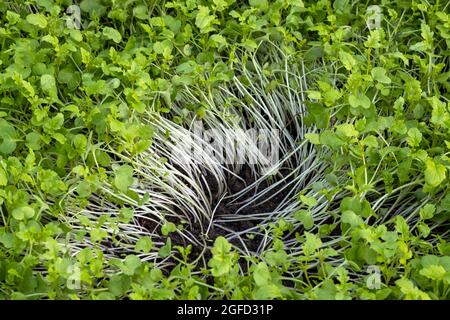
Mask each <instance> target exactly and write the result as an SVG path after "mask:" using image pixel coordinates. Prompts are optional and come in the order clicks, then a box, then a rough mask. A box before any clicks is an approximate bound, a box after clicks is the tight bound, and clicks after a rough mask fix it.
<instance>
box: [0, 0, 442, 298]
mask: <svg viewBox="0 0 450 320" xmlns="http://www.w3.org/2000/svg"><path fill="white" fill-rule="evenodd" d="M71 4H73V3H72V1H70V0H28V1H21V0H12V1H8V0H0V205H1V207H0V213H1V216H0V298H3V299H11V298H13V299H42V298H50V299H120V298H125V297H127V298H131V299H222V298H244V299H254V298H262V299H267V298H268V299H272V298H282V299H306V298H307V299H350V298H360V299H448V298H450V257H449V255H450V244H449V243H448V239H449V232H448V230H449V228H448V223H449V218H450V190H449V188H448V177H449V170H450V158H449V156H448V154H449V151H450V113H449V111H450V110H449V107H450V94H449V93H448V90H449V77H450V68H449V66H450V51H449V44H450V4H449V3H448V2H446V1H442V0H441V1H440V0H436V1H425V0H420V1H416V0H414V1H402V0H401V1H387V0H383V1H380V2H379V3H372V1H361V2H360V1H353V2H351V1H348V0H335V1H331V0H319V1H317V0H314V1H309V0H304V1H302V0H249V1H235V0H211V1H206V0H173V1H164V0H160V1H156V0H155V1H151V0H130V1H119V0H89V1H88V0H83V1H80V2H79V6H80V8H81V23H82V27H81V28H80V29H77V28H75V27H74V26H73V25H72V26H71V25H70V22H71V20H70V16H71V15H70V14H69V13H67V12H66V10H67V8H68V6H70V5H71ZM370 4H378V5H379V6H380V7H381V8H382V13H383V18H382V21H381V25H380V28H368V26H367V24H366V23H367V8H368V6H369V5H370ZM72 23H73V21H72ZM270 46H276V47H277V48H279V49H280V50H282V51H283V52H284V53H285V54H286V55H289V56H290V57H291V59H292V61H301V63H302V64H303V65H304V69H305V70H310V72H309V73H310V74H311V76H310V77H309V79H308V83H309V87H310V90H309V91H308V92H307V93H306V94H307V97H308V100H309V102H308V103H307V107H308V116H307V118H306V119H305V121H306V122H308V123H309V124H311V125H316V126H317V128H318V129H320V132H319V133H313V134H309V135H308V136H307V139H308V140H309V141H310V142H311V143H313V144H314V145H316V147H317V148H318V150H321V153H320V154H321V155H323V160H322V161H324V163H329V164H330V167H329V169H328V171H327V172H326V179H327V181H328V185H327V187H324V186H321V185H314V186H311V188H314V189H315V190H317V192H318V193H320V194H321V195H323V196H324V197H325V198H327V199H329V202H328V204H327V207H326V208H325V209H324V210H325V212H327V214H329V216H330V219H329V220H327V221H326V223H322V224H320V225H319V226H314V223H315V221H314V216H312V215H311V213H310V212H311V210H312V209H313V208H314V207H316V206H318V205H320V199H314V198H310V197H308V196H305V195H303V194H302V195H299V202H300V203H303V207H304V209H302V210H299V211H297V212H293V213H292V216H293V217H294V218H295V219H297V220H298V221H300V222H301V223H302V224H303V225H304V230H303V231H302V232H300V233H297V235H296V239H297V242H298V250H297V252H295V254H294V253H293V252H290V251H288V250H287V249H286V248H285V246H284V243H283V241H284V238H283V236H284V235H285V234H286V233H289V232H290V231H291V230H292V224H291V223H290V222H289V221H286V220H284V219H281V220H280V221H278V222H277V223H274V224H273V225H272V228H271V230H270V233H271V234H272V236H273V237H274V239H275V240H274V241H273V244H272V248H271V250H269V251H267V252H265V253H264V254H263V255H261V256H243V255H242V254H241V253H240V252H238V250H236V249H235V248H234V247H233V246H232V245H231V244H230V243H228V242H227V241H226V240H225V239H224V238H222V237H219V238H217V239H215V242H214V246H213V247H211V248H207V249H206V250H208V251H210V255H205V257H208V261H207V264H206V266H203V265H201V264H200V263H199V261H197V260H193V259H190V258H189V252H190V251H191V250H192V248H191V247H187V248H182V247H175V248H172V247H171V242H170V241H169V240H168V242H167V244H166V245H165V246H164V247H162V248H161V249H160V251H159V255H160V257H167V256H169V255H171V256H172V257H171V258H172V259H173V261H174V262H175V263H174V266H173V267H172V268H170V269H167V268H159V267H158V264H157V262H154V261H144V260H143V259H141V258H140V255H139V254H140V253H142V252H149V251H150V250H152V247H153V243H152V239H151V238H149V237H142V238H140V239H139V241H138V242H137V244H136V247H135V248H134V251H135V254H129V255H127V256H126V257H122V258H118V257H115V258H114V257H110V256H108V255H105V252H103V251H102V250H100V244H101V243H102V241H103V240H104V239H105V238H106V236H107V235H106V232H105V231H104V229H102V228H101V226H104V225H108V227H109V228H112V229H113V230H114V228H118V227H117V224H118V223H120V222H123V221H128V220H130V219H132V217H133V212H132V211H131V210H130V209H129V208H127V207H126V206H124V207H123V208H121V210H122V211H121V216H120V217H114V216H108V214H105V215H103V216H102V218H100V219H98V220H92V219H89V218H86V217H82V216H80V217H76V219H78V220H79V222H78V224H79V225H80V226H82V228H78V229H74V228H73V219H74V218H73V217H69V216H68V215H67V208H69V207H71V206H74V204H76V205H77V206H81V207H83V206H85V205H86V204H87V203H88V202H89V201H90V198H91V197H92V196H93V195H102V196H104V197H108V195H107V193H106V192H105V190H106V189H105V187H104V186H108V188H107V190H114V192H115V193H117V194H122V195H126V196H127V197H130V198H132V199H135V200H136V201H142V203H144V202H146V201H151V199H143V198H142V197H141V195H138V194H137V193H136V192H134V191H132V190H130V186H131V185H132V184H133V182H134V180H135V177H134V175H135V173H134V168H133V163H132V162H131V163H127V162H126V161H125V160H123V159H125V158H127V159H133V158H134V157H135V156H137V155H138V154H140V153H141V152H143V151H145V150H147V149H148V147H149V146H150V145H151V143H152V137H153V129H152V127H151V126H149V125H147V124H145V123H144V122H143V121H142V117H143V116H144V115H146V116H148V115H149V114H153V115H154V114H161V115H163V116H165V117H167V118H169V119H171V120H173V121H174V122H176V123H180V124H183V121H185V119H186V118H189V117H190V116H192V115H197V116H198V117H200V118H201V117H203V116H204V114H205V108H208V106H207V104H206V103H192V104H189V105H184V108H185V109H183V112H175V111H173V106H174V105H176V104H179V102H180V101H181V100H183V99H185V92H186V90H189V93H190V94H192V95H194V96H198V97H202V96H206V97H209V96H214V94H215V92H216V90H217V88H218V87H219V86H220V85H222V84H223V83H226V82H227V81H230V80H231V79H232V77H233V76H234V75H236V76H239V74H236V71H235V66H236V65H238V64H242V63H244V64H245V61H246V59H247V58H248V57H250V56H253V55H256V56H258V55H261V56H264V55H266V54H267V52H268V51H270V49H268V48H269V47H270ZM242 61H244V62H242ZM274 65H276V62H273V61H268V62H267V63H266V65H265V67H266V68H267V70H266V71H267V72H268V73H270V70H271V68H274ZM314 70H318V71H320V72H314ZM250 81H252V80H251V79H250ZM330 186H331V187H330ZM336 195H340V196H338V197H336ZM144 198H145V196H144ZM333 199H336V200H333ZM118 205H119V206H120V205H121V203H120V202H119V203H118ZM177 227H178V226H176V225H174V224H171V223H167V224H165V225H164V226H163V230H162V231H161V232H162V234H164V235H166V236H167V235H169V236H170V234H171V233H172V232H174V230H175V229H176V228H177ZM83 239H89V241H90V243H92V246H90V247H85V248H83V249H82V250H77V251H73V250H72V249H73V243H76V241H78V242H80V243H83V241H84V240H83ZM168 239H170V237H169V238H168ZM328 243H332V244H333V245H332V247H331V246H329V245H328ZM69 244H70V245H69ZM74 252H76V254H74ZM288 256H290V257H292V256H293V257H295V259H288ZM238 261H239V262H240V263H238ZM243 265H245V268H243V267H242V266H243ZM373 265H375V266H378V267H379V269H380V275H381V286H380V287H378V288H373V289H370V288H368V287H367V281H366V280H367V278H368V273H367V269H368V267H369V266H373ZM78 282H79V283H78Z"/></svg>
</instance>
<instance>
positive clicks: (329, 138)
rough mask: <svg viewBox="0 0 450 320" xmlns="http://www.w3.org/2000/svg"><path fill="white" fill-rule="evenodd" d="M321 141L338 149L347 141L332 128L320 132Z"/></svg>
mask: <svg viewBox="0 0 450 320" xmlns="http://www.w3.org/2000/svg"><path fill="white" fill-rule="evenodd" d="M320 143H321V144H323V145H326V146H328V147H330V148H332V149H337V148H339V147H342V146H343V145H345V142H344V141H343V140H342V139H341V138H339V137H338V136H337V135H336V133H334V132H333V131H331V130H324V131H323V132H322V133H321V134H320Z"/></svg>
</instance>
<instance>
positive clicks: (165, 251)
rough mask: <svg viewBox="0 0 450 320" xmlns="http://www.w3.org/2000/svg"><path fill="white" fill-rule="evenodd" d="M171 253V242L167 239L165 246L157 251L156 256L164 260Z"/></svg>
mask: <svg viewBox="0 0 450 320" xmlns="http://www.w3.org/2000/svg"><path fill="white" fill-rule="evenodd" d="M171 251H172V240H171V239H170V238H167V240H166V244H165V245H164V246H162V247H161V248H160V249H159V251H158V256H160V257H161V258H166V257H168V256H169V255H170V252H171Z"/></svg>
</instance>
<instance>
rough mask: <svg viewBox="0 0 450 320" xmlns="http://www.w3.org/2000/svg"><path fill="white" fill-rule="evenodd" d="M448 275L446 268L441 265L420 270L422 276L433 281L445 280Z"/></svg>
mask: <svg viewBox="0 0 450 320" xmlns="http://www.w3.org/2000/svg"><path fill="white" fill-rule="evenodd" d="M446 273H447V271H446V270H445V269H444V267H443V266H439V265H430V266H427V267H425V268H423V269H422V270H420V274H421V275H423V276H424V277H427V278H428V279H431V280H443V279H444V277H445V275H446Z"/></svg>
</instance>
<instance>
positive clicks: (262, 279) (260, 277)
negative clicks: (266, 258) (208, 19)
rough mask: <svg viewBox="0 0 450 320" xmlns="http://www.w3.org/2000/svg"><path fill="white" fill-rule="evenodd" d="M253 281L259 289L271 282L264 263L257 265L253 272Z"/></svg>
mask: <svg viewBox="0 0 450 320" xmlns="http://www.w3.org/2000/svg"><path fill="white" fill-rule="evenodd" d="M253 279H254V280H255V283H256V285H257V286H259V287H262V286H265V285H267V284H269V283H270V282H271V280H272V277H271V275H270V271H269V268H268V267H267V265H266V264H265V263H264V262H260V263H258V264H257V266H256V268H255V271H254V272H253Z"/></svg>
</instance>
